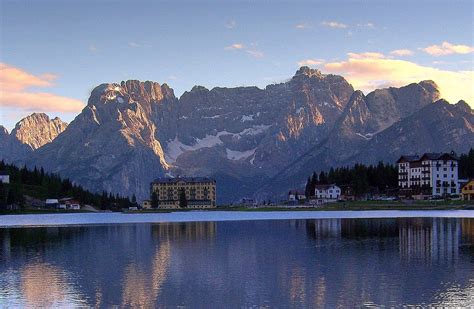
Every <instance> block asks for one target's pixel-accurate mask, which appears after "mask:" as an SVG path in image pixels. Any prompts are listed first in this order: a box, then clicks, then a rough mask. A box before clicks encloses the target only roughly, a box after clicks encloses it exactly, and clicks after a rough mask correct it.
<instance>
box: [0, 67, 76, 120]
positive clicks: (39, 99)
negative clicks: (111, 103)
mask: <svg viewBox="0 0 474 309" xmlns="http://www.w3.org/2000/svg"><path fill="white" fill-rule="evenodd" d="M56 78H57V76H56V75H54V74H50V73H46V74H41V75H33V74H31V73H28V72H26V71H24V70H22V69H19V68H16V67H13V66H10V65H8V64H5V63H0V106H1V107H10V108H15V109H19V110H26V111H41V112H48V111H49V112H78V111H80V110H82V108H84V103H82V102H81V101H79V100H76V99H72V98H66V97H62V96H58V95H55V94H51V93H46V92H33V91H31V90H30V88H34V87H41V88H43V87H51V86H53V81H54V80H55V79H56Z"/></svg>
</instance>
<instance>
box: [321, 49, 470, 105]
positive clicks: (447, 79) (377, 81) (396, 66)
mask: <svg viewBox="0 0 474 309" xmlns="http://www.w3.org/2000/svg"><path fill="white" fill-rule="evenodd" d="M371 54H373V57H371V56H370V55H371ZM361 55H364V56H361ZM380 55H381V54H378V53H362V54H356V53H349V54H348V59H346V60H344V61H340V62H331V63H326V64H325V65H324V66H323V69H324V70H325V71H326V72H329V73H335V74H341V75H343V76H344V77H346V78H347V79H348V80H349V81H350V82H351V83H352V84H353V85H354V87H355V88H357V89H361V90H363V91H365V92H369V91H372V90H374V89H376V88H379V87H382V86H387V85H391V86H402V85H406V84H409V83H413V82H419V81H422V80H428V79H429V80H433V81H435V82H436V83H437V84H438V86H439V88H440V92H441V94H442V96H443V97H444V98H445V99H447V100H448V101H450V102H457V101H458V100H461V99H463V100H466V101H467V102H468V103H470V104H471V106H474V88H473V87H472V85H473V84H474V71H449V70H441V69H438V68H434V67H429V66H422V65H419V64H416V63H414V62H410V61H406V60H400V59H391V58H385V57H383V55H382V57H381V56H380Z"/></svg>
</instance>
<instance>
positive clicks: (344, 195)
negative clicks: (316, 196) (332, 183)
mask: <svg viewBox="0 0 474 309" xmlns="http://www.w3.org/2000/svg"><path fill="white" fill-rule="evenodd" d="M340 188H341V198H340V199H341V200H343V201H355V199H356V196H355V193H354V188H352V186H350V185H343V186H341V187H340Z"/></svg>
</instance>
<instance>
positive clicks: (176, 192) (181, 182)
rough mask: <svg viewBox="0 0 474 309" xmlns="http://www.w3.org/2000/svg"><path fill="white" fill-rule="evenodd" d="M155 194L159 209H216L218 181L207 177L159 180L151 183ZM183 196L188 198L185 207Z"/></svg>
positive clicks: (152, 191)
mask: <svg viewBox="0 0 474 309" xmlns="http://www.w3.org/2000/svg"><path fill="white" fill-rule="evenodd" d="M153 194H156V197H157V199H158V208H163V209H173V208H180V207H186V208H214V207H216V181H215V180H214V179H211V178H207V177H176V178H158V179H156V180H154V181H153V182H152V183H151V195H152V196H153ZM183 195H184V196H185V197H186V199H185V206H184V205H181V204H182V203H183ZM152 200H153V198H152Z"/></svg>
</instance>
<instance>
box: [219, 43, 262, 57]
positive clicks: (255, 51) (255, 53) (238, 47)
mask: <svg viewBox="0 0 474 309" xmlns="http://www.w3.org/2000/svg"><path fill="white" fill-rule="evenodd" d="M250 46H251V47H247V46H245V45H244V44H241V43H234V44H232V45H229V46H226V47H224V49H225V50H230V51H237V50H240V51H244V52H245V53H247V54H248V55H250V56H252V57H255V58H262V57H263V56H264V54H263V52H262V51H260V50H258V49H257V48H256V47H257V44H250Z"/></svg>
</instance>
